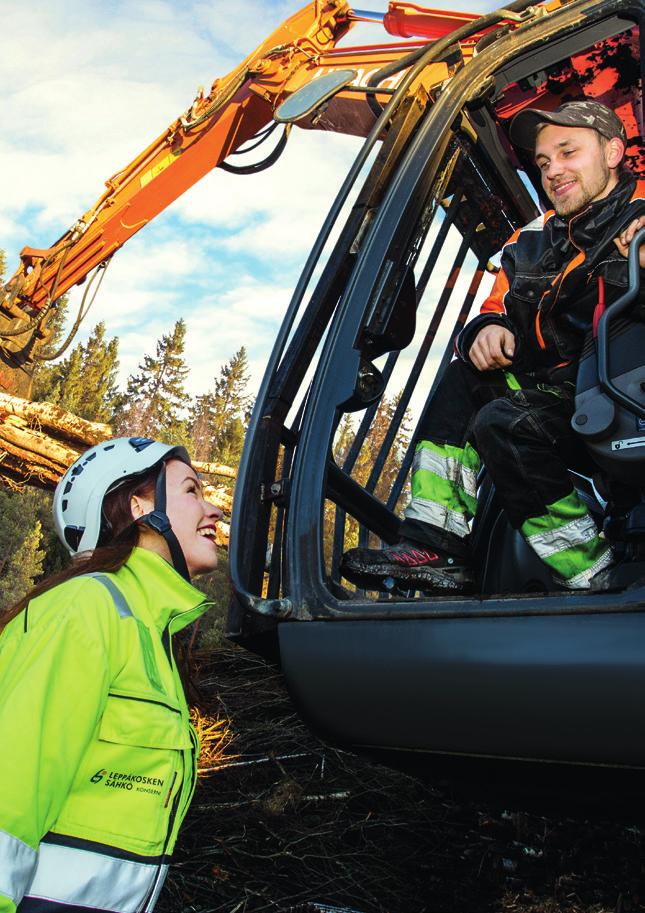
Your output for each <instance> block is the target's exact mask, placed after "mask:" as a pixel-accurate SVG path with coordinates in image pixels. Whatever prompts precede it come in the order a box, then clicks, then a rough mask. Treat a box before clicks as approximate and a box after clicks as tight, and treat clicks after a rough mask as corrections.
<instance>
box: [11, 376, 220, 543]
mask: <svg viewBox="0 0 645 913" xmlns="http://www.w3.org/2000/svg"><path fill="white" fill-rule="evenodd" d="M110 437H112V429H111V428H110V426H109V425H103V424H100V423H99V422H88V421H86V420H85V419H82V418H79V417H78V416H77V415H73V414H72V413H71V412H67V411H66V410H65V409H61V408H60V407H59V406H54V405H53V404H52V403H34V402H30V401H28V400H24V399H20V398H18V397H15V396H9V395H8V394H6V393H0V486H2V487H5V488H11V489H13V490H20V489H22V488H24V486H25V485H35V486H37V487H39V488H47V489H53V488H54V487H55V486H56V484H57V482H58V480H59V479H60V477H61V476H62V475H63V473H64V472H65V470H66V469H67V468H68V466H71V464H72V463H73V462H74V460H75V459H76V458H77V457H78V456H80V454H81V453H83V452H84V451H85V450H87V449H88V447H92V446H94V445H95V444H100V443H101V442H102V441H106V440H108V439H109V438H110ZM193 466H194V467H195V469H196V470H197V471H198V472H199V473H200V474H201V475H205V476H208V477H212V476H220V477H221V476H224V477H226V478H229V479H234V478H235V470H234V469H231V467H230V466H224V465H221V464H219V463H199V462H194V463H193ZM204 492H205V496H206V498H207V499H208V500H209V501H211V502H212V503H213V504H215V505H216V506H217V507H220V508H221V509H222V510H223V511H224V514H225V515H227V516H230V514H231V507H232V497H231V494H230V492H229V491H228V490H227V489H226V488H224V487H223V486H219V487H218V486H215V485H212V484H209V483H208V482H205V484H204ZM228 534H229V526H228V524H227V523H223V522H220V523H219V524H218V537H217V541H218V544H220V545H224V546H227V545H228Z"/></svg>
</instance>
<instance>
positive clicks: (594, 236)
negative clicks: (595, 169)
mask: <svg viewBox="0 0 645 913" xmlns="http://www.w3.org/2000/svg"><path fill="white" fill-rule="evenodd" d="M635 185H636V179H635V177H634V175H633V174H631V173H630V172H623V173H622V174H621V176H620V177H619V178H618V183H617V184H616V186H615V187H614V189H613V190H612V191H611V193H610V194H608V195H607V196H606V197H603V199H602V200H596V202H595V203H590V204H589V206H587V207H586V208H585V209H583V210H582V212H579V213H576V214H575V215H574V216H572V217H571V218H570V219H568V220H565V219H563V218H561V217H560V216H558V215H556V216H555V218H554V228H557V229H560V230H562V231H563V232H564V233H565V235H566V236H568V237H569V238H571V240H572V241H573V243H574V244H575V245H576V247H578V248H580V249H581V250H590V249H592V248H596V247H604V246H605V244H606V243H607V241H608V240H609V241H613V238H614V237H615V235H616V230H617V229H616V219H617V217H618V216H619V215H620V214H621V213H622V212H623V211H624V210H625V208H626V207H627V205H628V203H629V201H630V199H631V197H632V194H633V192H634V187H635ZM607 232H609V234H610V235H611V237H610V238H607V237H606V234H607Z"/></svg>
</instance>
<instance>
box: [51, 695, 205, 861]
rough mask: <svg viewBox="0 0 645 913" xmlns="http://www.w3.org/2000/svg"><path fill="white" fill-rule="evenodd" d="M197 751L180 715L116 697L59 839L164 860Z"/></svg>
mask: <svg viewBox="0 0 645 913" xmlns="http://www.w3.org/2000/svg"><path fill="white" fill-rule="evenodd" d="M191 746H192V741H191V738H190V730H189V726H188V722H187V721H186V720H185V719H184V718H183V716H182V714H181V711H180V710H179V708H176V707H173V706H172V704H163V703H161V702H158V701H155V700H149V699H147V698H144V697H135V696H132V695H129V696H125V695H115V694H110V695H109V696H108V699H107V704H106V707H105V711H104V713H103V716H102V718H101V720H100V722H99V725H98V728H97V732H96V736H95V738H94V739H93V740H92V742H91V743H90V745H89V746H88V749H87V752H86V754H85V757H84V758H83V761H82V762H81V765H80V767H79V770H78V772H77V776H76V778H75V781H74V785H73V787H72V790H71V792H70V795H69V796H68V799H67V802H66V804H65V806H64V808H63V811H62V813H61V816H60V818H59V820H58V821H57V822H56V825H55V827H54V828H53V830H54V831H57V832H58V833H64V834H70V835H73V836H78V837H84V838H86V839H90V840H95V841H99V842H102V843H108V844H111V845H115V846H118V847H121V848H123V849H126V850H130V851H132V852H135V853H141V854H143V855H151V856H155V855H158V854H160V853H163V852H164V850H165V847H166V843H167V836H168V831H169V828H170V827H171V812H172V810H173V807H174V805H175V804H176V801H177V799H178V796H179V793H180V792H181V791H182V784H183V779H184V756H185V754H186V751H187V749H190V748H191Z"/></svg>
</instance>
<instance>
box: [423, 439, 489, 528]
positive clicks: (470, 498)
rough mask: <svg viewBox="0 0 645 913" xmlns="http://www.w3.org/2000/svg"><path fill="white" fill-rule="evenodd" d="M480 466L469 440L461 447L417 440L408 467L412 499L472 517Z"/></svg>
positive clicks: (475, 502) (475, 503)
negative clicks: (410, 476)
mask: <svg viewBox="0 0 645 913" xmlns="http://www.w3.org/2000/svg"><path fill="white" fill-rule="evenodd" d="M480 466H481V460H480V459H479V455H478V453H477V451H476V450H475V449H474V448H473V447H471V445H470V444H466V446H465V447H464V448H462V447H455V446H453V445H451V444H435V443H433V442H432V441H421V442H420V443H419V444H418V445H417V449H416V452H415V457H414V464H413V467H412V503H414V501H415V500H416V499H418V498H420V499H422V500H423V501H425V502H434V503H435V504H437V505H439V506H440V507H441V508H443V509H444V510H448V511H451V512H456V513H461V514H465V515H466V516H467V517H468V518H470V517H472V516H473V515H474V513H475V509H476V507H477V473H478V472H479V468H480ZM406 516H408V513H407V511H406Z"/></svg>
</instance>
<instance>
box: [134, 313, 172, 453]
mask: <svg viewBox="0 0 645 913" xmlns="http://www.w3.org/2000/svg"><path fill="white" fill-rule="evenodd" d="M185 340H186V324H185V323H184V321H183V320H178V321H177V323H176V324H175V326H174V329H173V332H172V333H171V334H168V335H163V336H162V337H161V339H160V340H159V341H158V342H157V350H156V357H155V358H153V357H152V355H144V357H143V363H142V364H140V365H139V372H140V373H139V374H136V375H130V377H129V378H128V386H127V392H126V400H127V403H128V406H127V409H126V411H125V412H124V413H123V415H122V417H121V418H120V420H119V432H120V433H121V434H138V435H145V436H148V437H153V438H155V439H157V440H161V441H165V442H166V443H169V444H179V443H182V444H185V443H187V438H188V428H187V422H186V420H185V419H184V418H183V416H182V413H183V411H184V409H185V408H186V406H187V405H188V403H189V401H190V397H189V396H188V394H187V393H186V390H185V389H184V381H185V379H186V376H187V375H188V372H189V368H188V366H187V365H186V362H185V360H184V348H185Z"/></svg>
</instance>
